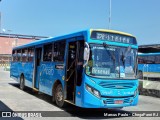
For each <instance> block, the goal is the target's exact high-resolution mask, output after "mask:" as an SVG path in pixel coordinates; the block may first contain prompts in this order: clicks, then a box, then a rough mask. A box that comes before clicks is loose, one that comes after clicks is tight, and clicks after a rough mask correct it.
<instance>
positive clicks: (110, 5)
mask: <svg viewBox="0 0 160 120" xmlns="http://www.w3.org/2000/svg"><path fill="white" fill-rule="evenodd" d="M111 7H112V3H111V0H109V26H108V28H109V29H110V28H111V12H112V11H111V10H112V9H111Z"/></svg>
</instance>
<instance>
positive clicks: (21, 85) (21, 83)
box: [20, 75, 24, 90]
mask: <svg viewBox="0 0 160 120" xmlns="http://www.w3.org/2000/svg"><path fill="white" fill-rule="evenodd" d="M20 89H21V90H24V76H23V75H21V78H20Z"/></svg>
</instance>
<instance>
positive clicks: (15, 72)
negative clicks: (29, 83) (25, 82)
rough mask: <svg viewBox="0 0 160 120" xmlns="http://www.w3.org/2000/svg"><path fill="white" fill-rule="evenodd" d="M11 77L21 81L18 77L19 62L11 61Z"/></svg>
mask: <svg viewBox="0 0 160 120" xmlns="http://www.w3.org/2000/svg"><path fill="white" fill-rule="evenodd" d="M10 77H12V78H13V79H14V80H16V81H17V82H19V79H18V62H11V68H10Z"/></svg>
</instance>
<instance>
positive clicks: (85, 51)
mask: <svg viewBox="0 0 160 120" xmlns="http://www.w3.org/2000/svg"><path fill="white" fill-rule="evenodd" d="M83 59H84V60H88V59H89V50H88V48H84V56H83Z"/></svg>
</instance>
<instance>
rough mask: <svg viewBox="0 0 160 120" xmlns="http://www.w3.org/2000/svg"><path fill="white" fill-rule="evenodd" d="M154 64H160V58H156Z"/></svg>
mask: <svg viewBox="0 0 160 120" xmlns="http://www.w3.org/2000/svg"><path fill="white" fill-rule="evenodd" d="M155 63H158V64H160V56H156V59H155Z"/></svg>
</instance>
